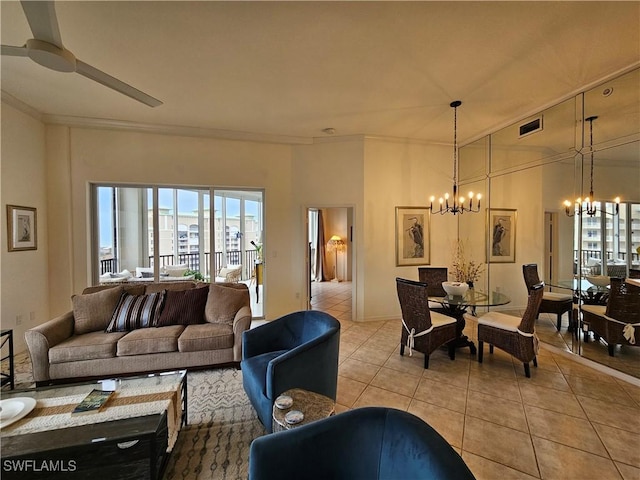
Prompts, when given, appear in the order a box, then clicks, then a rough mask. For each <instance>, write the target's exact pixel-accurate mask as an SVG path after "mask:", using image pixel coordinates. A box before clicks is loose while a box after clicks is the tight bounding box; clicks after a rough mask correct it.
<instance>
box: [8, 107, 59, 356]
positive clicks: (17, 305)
mask: <svg viewBox="0 0 640 480" xmlns="http://www.w3.org/2000/svg"><path fill="white" fill-rule="evenodd" d="M1 146H2V155H1V156H0V172H1V173H0V175H1V191H0V197H1V198H2V220H1V221H2V235H0V248H1V250H2V253H1V254H0V267H1V271H2V274H1V278H2V281H1V283H0V289H1V292H0V298H1V299H2V308H1V317H0V323H1V324H2V328H3V329H6V328H11V329H13V337H14V347H15V349H16V351H17V352H19V351H21V350H24V349H25V344H24V332H25V330H27V329H29V328H31V327H33V326H35V325H38V324H40V323H42V322H44V321H46V320H48V319H49V292H48V287H49V282H48V275H47V270H48V267H47V260H48V252H49V249H48V246H47V237H48V231H47V230H48V229H47V226H48V221H47V213H48V206H47V198H46V169H45V133H44V125H43V124H42V123H41V122H40V121H38V120H35V119H34V118H32V117H30V116H28V115H25V114H24V113H22V112H20V111H18V110H16V109H14V108H13V107H11V106H9V105H7V104H5V103H2V142H1ZM7 204H9V205H18V206H24V207H35V208H36V209H37V243H38V245H37V247H38V248H37V250H26V251H18V252H8V251H7V234H6V229H7V218H6V216H7V209H6V205H7ZM18 316H20V317H21V324H20V325H16V317H18Z"/></svg>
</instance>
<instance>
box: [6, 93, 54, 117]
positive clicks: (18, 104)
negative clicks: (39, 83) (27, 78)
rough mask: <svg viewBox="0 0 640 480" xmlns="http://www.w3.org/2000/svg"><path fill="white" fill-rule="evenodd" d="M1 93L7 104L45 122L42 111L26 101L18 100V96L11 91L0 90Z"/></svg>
mask: <svg viewBox="0 0 640 480" xmlns="http://www.w3.org/2000/svg"><path fill="white" fill-rule="evenodd" d="M0 93H1V99H2V103H6V104H7V105H9V106H11V107H13V108H15V109H16V110H19V111H21V112H22V113H24V114H26V115H29V116H30V117H33V118H35V119H36V120H39V121H41V122H44V120H43V115H42V113H40V112H39V111H38V110H36V109H35V108H33V107H32V106H31V105H28V104H26V103H24V102H23V101H22V100H18V99H17V98H16V97H14V96H13V95H11V94H10V93H7V92H5V91H4V90H2V91H0Z"/></svg>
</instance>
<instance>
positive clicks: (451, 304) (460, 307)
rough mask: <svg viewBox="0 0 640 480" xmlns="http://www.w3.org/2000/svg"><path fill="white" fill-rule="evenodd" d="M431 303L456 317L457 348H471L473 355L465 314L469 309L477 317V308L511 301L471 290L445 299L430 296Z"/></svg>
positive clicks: (497, 295) (501, 296)
mask: <svg viewBox="0 0 640 480" xmlns="http://www.w3.org/2000/svg"><path fill="white" fill-rule="evenodd" d="M429 301H430V302H435V303H439V304H440V305H442V313H444V314H445V315H449V316H450V317H454V318H455V319H456V321H457V333H458V339H457V340H456V348H463V347H469V351H470V352H471V354H472V355H475V354H476V346H475V344H474V343H473V342H472V341H471V340H469V338H468V337H467V336H466V335H464V334H463V333H462V332H463V331H464V327H465V326H466V322H465V320H464V314H465V312H467V309H471V313H472V314H473V315H475V313H476V308H477V307H496V306H498V305H506V304H507V303H509V302H511V299H510V298H509V297H508V296H507V295H505V294H504V293H500V292H488V293H486V292H482V291H480V290H478V289H476V288H470V289H469V290H467V293H465V294H464V295H446V296H444V297H435V296H429Z"/></svg>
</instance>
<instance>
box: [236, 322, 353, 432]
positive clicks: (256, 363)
mask: <svg viewBox="0 0 640 480" xmlns="http://www.w3.org/2000/svg"><path fill="white" fill-rule="evenodd" d="M339 349H340V322H338V320H336V319H335V318H334V317H332V316H331V315H329V314H328V313H324V312H317V311H311V310H305V311H300V312H295V313H290V314H288V315H285V316H284V317H281V318H279V319H277V320H273V321H271V322H268V323H265V324H264V325H261V326H260V327H257V328H253V329H251V330H246V331H245V332H244V333H243V335H242V362H241V363H240V368H241V369H242V384H243V386H244V390H245V392H246V393H247V396H248V397H249V400H251V404H252V405H253V408H255V409H256V412H258V417H259V418H260V421H261V422H262V424H263V425H264V427H265V428H266V429H267V432H269V433H271V432H272V410H273V402H274V400H275V399H276V398H277V397H278V395H280V394H282V392H285V391H286V390H289V389H291V388H302V389H304V390H309V391H311V392H316V393H319V394H321V395H324V396H326V397H329V398H332V399H333V400H335V399H336V391H337V386H338V351H339Z"/></svg>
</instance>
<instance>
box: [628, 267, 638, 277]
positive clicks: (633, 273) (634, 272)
mask: <svg viewBox="0 0 640 480" xmlns="http://www.w3.org/2000/svg"><path fill="white" fill-rule="evenodd" d="M629 278H640V269H638V268H630V269H629Z"/></svg>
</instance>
